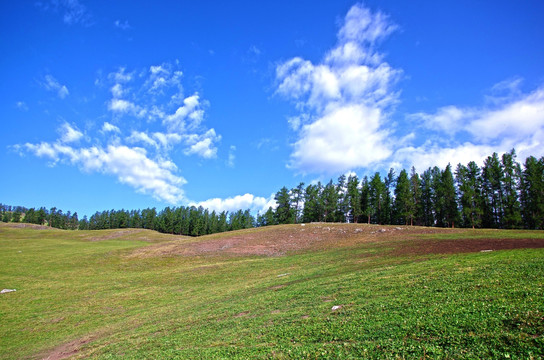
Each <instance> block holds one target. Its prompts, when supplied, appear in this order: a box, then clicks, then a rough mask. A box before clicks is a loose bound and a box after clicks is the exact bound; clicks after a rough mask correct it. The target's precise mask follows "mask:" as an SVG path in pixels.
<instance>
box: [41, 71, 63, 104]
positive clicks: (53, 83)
mask: <svg viewBox="0 0 544 360" xmlns="http://www.w3.org/2000/svg"><path fill="white" fill-rule="evenodd" d="M42 84H43V86H44V88H45V89H46V90H48V91H53V92H56V93H57V96H58V97H59V98H61V99H64V98H65V97H67V96H68V95H69V94H70V92H69V91H68V88H67V87H66V85H62V84H61V83H59V82H58V81H57V79H55V78H54V77H53V76H52V75H45V77H44V82H43V83H42Z"/></svg>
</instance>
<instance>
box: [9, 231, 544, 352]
mask: <svg viewBox="0 0 544 360" xmlns="http://www.w3.org/2000/svg"><path fill="white" fill-rule="evenodd" d="M525 247H531V248H525ZM543 247H544V232H538V231H506V230H472V229H459V230H458V229H455V230H453V229H435V228H432V229H430V228H416V227H413V228H412V227H402V228H400V227H390V226H376V225H361V224H333V225H330V224H307V225H305V226H302V225H285V226H276V227H267V228H258V229H248V230H242V231H237V232H232V233H223V234H215V235H211V236H203V237H199V238H189V237H181V236H170V235H164V234H159V233H156V232H152V231H147V230H139V229H138V230H136V229H134V230H128V229H125V230H100V231H65V230H55V229H36V228H31V227H23V228H17V227H13V226H11V225H8V224H0V288H1V289H16V290H17V291H16V292H11V293H6V294H0V319H1V320H0V322H1V326H0V359H43V358H49V359H64V358H76V359H77V358H99V359H142V358H147V359H163V358H164V359H175V358H180V359H196V358H205V359H223V358H224V359H227V358H229V359H230V358H239V359H249V358H251V359H254V358H262V359H268V358H272V359H287V358H295V359H300V358H309V359H337V358H342V359H360V358H376V359H378V358H379V359H382V358H391V359H399V358H418V359H419V358H446V359H448V358H451V359H473V358H512V359H515V358H520V359H531V358H534V359H538V358H543V357H544V248H543ZM491 250H492V251H491Z"/></svg>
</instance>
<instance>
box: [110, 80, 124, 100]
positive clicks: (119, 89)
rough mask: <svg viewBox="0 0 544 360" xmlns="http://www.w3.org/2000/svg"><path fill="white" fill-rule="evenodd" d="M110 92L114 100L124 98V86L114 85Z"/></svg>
mask: <svg viewBox="0 0 544 360" xmlns="http://www.w3.org/2000/svg"><path fill="white" fill-rule="evenodd" d="M110 90H111V94H112V95H113V97H114V98H120V97H122V96H123V86H122V85H121V84H119V83H117V84H115V85H113V86H112V87H111V89H110Z"/></svg>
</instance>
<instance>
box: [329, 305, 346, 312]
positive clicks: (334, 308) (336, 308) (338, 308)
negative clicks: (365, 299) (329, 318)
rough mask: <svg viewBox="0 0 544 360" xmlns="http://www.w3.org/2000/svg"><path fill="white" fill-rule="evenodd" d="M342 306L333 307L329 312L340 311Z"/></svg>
mask: <svg viewBox="0 0 544 360" xmlns="http://www.w3.org/2000/svg"><path fill="white" fill-rule="evenodd" d="M343 306H344V305H334V306H333V307H332V308H331V311H336V310H340V309H341V308H342V307H343Z"/></svg>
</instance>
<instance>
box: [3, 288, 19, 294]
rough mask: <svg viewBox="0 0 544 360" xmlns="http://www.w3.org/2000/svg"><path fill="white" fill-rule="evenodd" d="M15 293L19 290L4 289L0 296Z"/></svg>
mask: <svg viewBox="0 0 544 360" xmlns="http://www.w3.org/2000/svg"><path fill="white" fill-rule="evenodd" d="M14 291H17V290H16V289H2V291H0V294H6V293H10V292H14Z"/></svg>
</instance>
